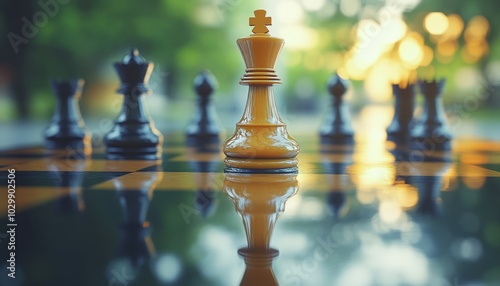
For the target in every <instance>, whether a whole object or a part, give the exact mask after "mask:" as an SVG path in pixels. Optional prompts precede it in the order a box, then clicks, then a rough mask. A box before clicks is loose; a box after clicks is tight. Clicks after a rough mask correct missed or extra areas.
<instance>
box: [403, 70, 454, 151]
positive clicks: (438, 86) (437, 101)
mask: <svg viewBox="0 0 500 286" xmlns="http://www.w3.org/2000/svg"><path fill="white" fill-rule="evenodd" d="M445 82H446V81H445V79H441V80H440V81H435V80H432V81H419V87H420V90H421V92H422V94H423V95H424V110H423V114H422V116H421V117H420V119H419V121H418V122H417V123H416V124H415V127H414V128H413V130H412V134H411V137H412V147H413V148H414V149H419V150H424V151H433V150H450V149H451V139H452V136H451V133H450V131H449V130H448V126H447V123H446V114H445V112H444V107H443V102H442V98H441V96H440V95H441V93H442V92H443V88H444V85H445Z"/></svg>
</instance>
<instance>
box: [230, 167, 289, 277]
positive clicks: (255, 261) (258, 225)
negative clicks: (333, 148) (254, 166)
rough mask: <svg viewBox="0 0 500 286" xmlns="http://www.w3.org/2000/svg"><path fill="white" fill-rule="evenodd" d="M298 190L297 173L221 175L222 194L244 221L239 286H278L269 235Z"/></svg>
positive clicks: (275, 250)
mask: <svg viewBox="0 0 500 286" xmlns="http://www.w3.org/2000/svg"><path fill="white" fill-rule="evenodd" d="M298 189H299V184H298V181H297V175H296V174H286V173H284V174H241V173H226V174H224V184H223V190H224V193H225V194H226V196H228V197H229V198H230V199H231V200H232V201H233V203H234V206H235V208H236V211H237V212H238V213H239V214H240V216H241V217H242V219H243V225H244V227H245V233H246V236H247V242H248V245H247V247H244V248H241V249H239V250H238V254H240V255H241V256H242V257H243V259H244V261H245V264H246V270H245V273H244V274H243V279H242V281H241V284H240V285H278V283H277V280H276V277H275V276H274V272H273V269H272V261H273V259H274V258H276V257H277V256H278V253H279V252H278V250H277V249H274V248H271V247H270V240H271V235H272V232H273V229H274V226H275V224H276V221H277V219H278V217H279V215H280V214H281V213H283V212H284V211H285V202H286V201H287V200H288V199H289V198H290V197H292V196H293V195H295V194H296V193H297V191H298Z"/></svg>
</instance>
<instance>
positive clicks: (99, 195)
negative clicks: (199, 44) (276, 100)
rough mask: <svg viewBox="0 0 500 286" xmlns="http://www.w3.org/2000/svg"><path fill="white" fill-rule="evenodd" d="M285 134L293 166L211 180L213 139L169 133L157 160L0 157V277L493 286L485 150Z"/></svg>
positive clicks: (491, 165) (493, 186) (490, 149)
mask: <svg viewBox="0 0 500 286" xmlns="http://www.w3.org/2000/svg"><path fill="white" fill-rule="evenodd" d="M180 137H183V136H179V137H176V138H180ZM168 138H173V137H172V136H170V137H168ZM298 139H299V142H300V144H301V146H303V151H302V153H301V155H300V156H299V162H300V163H299V174H298V175H293V174H282V175H274V174H266V175H250V174H226V175H225V174H223V172H222V169H223V161H222V160H223V158H224V155H223V154H221V153H220V151H219V150H218V149H217V148H215V149H214V148H209V149H206V148H201V149H199V148H198V149H197V148H191V147H189V148H188V147H184V145H183V144H181V141H182V140H181V139H179V140H178V141H176V142H174V141H172V142H167V145H166V146H165V147H164V150H163V158H162V160H161V161H137V160H136V161H126V160H124V161H112V160H106V159H105V154H104V152H103V150H102V149H98V148H97V149H95V150H94V153H93V154H92V156H91V157H89V158H88V159H87V160H81V159H78V158H72V157H68V156H66V155H60V156H58V155H56V154H53V153H52V154H49V153H44V151H43V149H39V148H31V149H22V150H13V151H8V152H7V151H5V152H1V153H0V166H2V167H1V168H2V172H1V174H2V181H1V182H2V185H3V187H2V190H1V192H0V195H1V196H2V197H6V194H7V193H6V174H7V172H6V171H5V170H6V169H9V168H15V169H16V182H17V187H16V189H17V192H16V194H17V195H16V212H17V213H16V219H17V223H18V227H17V230H16V269H17V271H16V279H15V280H12V279H10V278H7V277H6V267H5V266H6V262H5V261H4V260H3V259H2V262H0V266H1V267H0V272H1V273H0V284H1V285H239V284H240V283H242V284H243V285H275V284H276V283H278V284H279V285H497V284H498V283H500V264H499V263H498V257H499V255H500V222H499V218H500V209H499V208H498V206H499V205H500V195H499V194H498V190H499V187H500V153H499V151H500V144H499V143H494V142H482V141H457V142H454V149H453V151H451V152H449V153H442V152H441V153H439V152H431V153H429V152H425V154H424V153H422V154H421V153H415V152H413V153H412V152H403V151H401V150H398V149H395V148H393V146H387V145H386V144H385V143H384V142H377V141H372V142H370V143H369V144H365V143H364V142H363V141H361V142H359V143H358V144H356V145H355V146H354V147H352V146H351V147H349V148H347V147H346V148H344V147H342V146H335V147H331V146H320V145H319V143H318V142H317V141H308V137H302V138H301V137H298ZM301 139H302V140H301ZM309 140H312V139H309ZM315 140H319V138H316V139H315ZM320 150H321V152H320ZM285 206H286V207H285ZM1 214H2V219H1V220H0V224H1V225H2V226H3V227H2V232H1V233H0V234H1V236H0V254H1V257H6V255H7V248H6V246H7V244H6V243H7V239H6V236H5V231H4V230H5V228H4V227H5V225H6V223H7V220H6V216H5V214H6V206H5V204H2V205H1ZM278 216H279V219H278ZM242 218H243V220H242ZM9 279H10V280H9ZM255 279H257V280H255ZM256 281H257V282H256Z"/></svg>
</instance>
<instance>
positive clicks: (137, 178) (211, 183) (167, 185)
mask: <svg viewBox="0 0 500 286" xmlns="http://www.w3.org/2000/svg"><path fill="white" fill-rule="evenodd" d="M153 177H156V178H159V180H158V182H155V183H154V185H155V187H154V190H155V191H194V190H198V189H211V190H214V191H217V190H222V183H223V181H224V175H223V173H208V172H206V173H201V172H200V173H198V172H196V173H195V172H135V173H129V174H126V175H124V176H122V177H119V178H116V179H114V180H109V181H106V182H103V183H101V184H98V185H95V186H93V187H92V188H91V189H92V190H116V187H115V184H118V185H119V186H120V188H121V190H131V191H138V190H140V189H139V188H138V187H137V184H133V183H132V184H124V183H127V182H128V183H131V182H141V181H144V179H145V178H146V179H151V178H153ZM144 186H145V187H148V188H149V186H148V185H144Z"/></svg>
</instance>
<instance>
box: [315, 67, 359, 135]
mask: <svg viewBox="0 0 500 286" xmlns="http://www.w3.org/2000/svg"><path fill="white" fill-rule="evenodd" d="M348 86H349V84H348V82H347V81H346V80H344V79H342V78H341V77H340V76H339V75H338V74H336V73H335V74H333V75H332V76H331V77H330V79H329V80H328V92H329V93H330V94H331V95H332V106H331V107H332V110H331V111H330V112H328V113H327V115H326V119H325V121H324V122H323V125H322V126H321V128H320V135H321V143H323V144H353V143H354V131H353V129H352V127H351V121H350V118H349V112H348V109H347V106H346V105H345V103H344V101H343V96H344V94H345V93H346V91H347V88H348Z"/></svg>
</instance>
